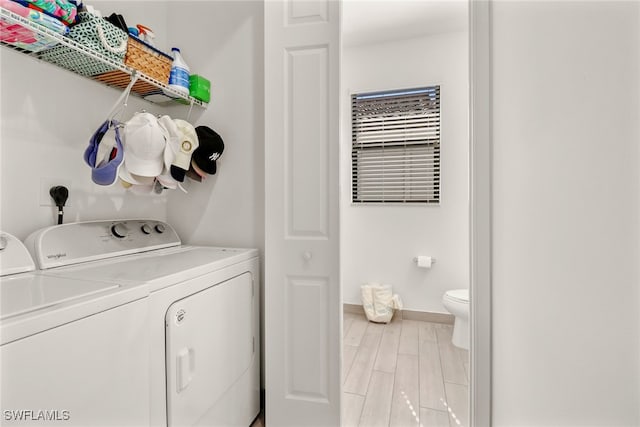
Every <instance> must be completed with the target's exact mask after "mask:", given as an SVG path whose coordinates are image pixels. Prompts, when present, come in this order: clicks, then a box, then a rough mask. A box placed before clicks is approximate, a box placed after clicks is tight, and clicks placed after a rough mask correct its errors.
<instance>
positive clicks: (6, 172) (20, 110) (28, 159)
mask: <svg viewBox="0 0 640 427" xmlns="http://www.w3.org/2000/svg"><path fill="white" fill-rule="evenodd" d="M92 3H93V4H95V5H96V6H97V7H98V8H99V9H101V10H102V11H103V12H105V13H107V14H110V13H111V12H113V11H114V9H113V8H114V7H115V6H117V9H118V10H119V11H121V13H124V14H125V15H126V16H129V17H132V20H138V19H141V16H144V20H145V22H147V23H148V25H149V26H150V27H153V28H158V32H159V33H163V32H164V26H165V25H166V20H167V17H166V3H163V2H161V3H158V4H157V5H155V7H153V8H144V9H143V7H142V6H141V3H145V2H92ZM129 12H131V13H129ZM1 50H2V52H1V53H0V73H1V77H0V98H1V108H0V164H1V169H0V230H2V231H5V232H9V233H11V234H14V235H16V236H17V237H18V238H20V239H24V238H25V237H26V236H27V235H28V234H30V233H31V232H32V231H35V230H36V229H39V228H42V227H46V226H50V225H53V224H55V221H56V211H55V208H54V207H52V206H43V204H50V203H51V202H50V198H49V197H48V191H47V190H48V187H49V185H50V184H55V185H58V184H62V185H66V186H67V187H68V188H69V191H70V197H69V201H68V203H67V207H66V208H65V222H71V221H86V220H94V219H111V218H117V219H126V218H131V217H135V218H140V217H150V218H154V219H159V220H164V219H166V201H167V198H166V196H151V195H149V196H140V195H133V194H131V193H130V192H126V191H125V190H124V189H123V188H121V187H120V186H119V185H118V184H116V185H114V186H112V187H101V186H98V185H96V184H94V183H93V182H92V181H91V171H90V169H89V167H88V166H87V165H86V164H85V163H84V161H83V153H84V150H85V148H86V147H87V145H88V143H89V139H90V137H91V136H92V135H93V133H94V132H95V131H96V129H97V128H98V127H99V126H100V125H101V124H102V123H103V122H104V121H105V120H106V118H107V114H108V113H109V111H110V110H111V108H112V106H113V105H114V103H115V101H116V100H117V99H118V97H119V96H120V94H121V92H122V91H120V90H118V89H113V88H109V87H106V86H104V85H102V84H101V83H98V82H95V81H92V80H89V79H86V78H83V77H80V76H78V75H76V74H74V73H71V72H69V71H66V70H63V69H61V68H58V67H56V66H53V65H51V64H48V63H45V62H39V61H37V60H35V59H33V58H29V57H27V56H25V55H23V54H20V53H18V52H15V51H11V50H10V49H8V48H5V47H2V48H1ZM142 108H145V109H147V111H150V112H154V113H160V112H161V111H162V107H158V106H154V105H153V104H149V103H148V102H145V101H142V100H138V99H134V98H133V97H132V98H130V101H129V107H128V108H127V110H126V114H129V115H130V114H132V112H133V111H136V110H139V109H142ZM41 187H44V188H43V189H41ZM42 190H43V191H42ZM41 202H42V204H41Z"/></svg>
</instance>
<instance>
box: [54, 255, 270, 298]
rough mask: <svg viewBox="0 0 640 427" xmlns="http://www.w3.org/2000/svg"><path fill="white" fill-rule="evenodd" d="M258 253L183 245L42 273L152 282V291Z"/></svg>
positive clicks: (131, 281) (127, 282)
mask: <svg viewBox="0 0 640 427" xmlns="http://www.w3.org/2000/svg"><path fill="white" fill-rule="evenodd" d="M257 256H258V251H257V250H256V249H242V248H218V247H210V246H179V247H173V248H167V249H159V250H155V251H149V252H145V253H141V254H135V255H126V256H120V257H115V258H110V259H108V260H101V261H93V262H87V263H82V264H77V265H73V266H67V267H60V268H52V269H49V270H46V271H44V272H43V273H42V274H46V275H48V276H52V277H53V276H55V277H69V278H73V279H84V280H100V281H104V282H115V283H122V284H136V283H138V284H140V283H142V284H148V285H150V286H151V289H150V291H151V292H153V291H155V290H158V289H161V288H163V287H166V286H170V285H173V284H176V283H180V282H183V281H185V280H189V279H192V278H194V277H198V276H202V275H204V274H207V273H211V272H213V271H217V270H220V269H223V268H225V267H227V266H230V265H232V264H235V263H238V262H242V261H245V260H248V259H250V258H253V257H257Z"/></svg>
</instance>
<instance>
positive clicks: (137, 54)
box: [124, 35, 173, 84]
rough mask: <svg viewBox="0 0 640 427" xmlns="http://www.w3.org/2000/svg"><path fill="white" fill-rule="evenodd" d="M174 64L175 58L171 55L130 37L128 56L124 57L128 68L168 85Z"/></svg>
mask: <svg viewBox="0 0 640 427" xmlns="http://www.w3.org/2000/svg"><path fill="white" fill-rule="evenodd" d="M172 62H173V58H171V57H170V56H169V55H167V54H165V53H163V52H160V51H159V50H158V49H156V48H154V47H152V46H149V45H148V44H146V43H145V42H143V41H142V40H140V39H138V38H137V37H134V36H132V35H129V43H128V44H127V54H126V55H125V57H124V64H125V65H126V66H127V67H131V68H135V69H136V70H138V71H141V72H142V73H144V74H146V75H147V76H149V77H151V78H154V79H156V80H158V81H159V82H160V83H165V84H166V83H168V82H169V73H170V72H171V63H172Z"/></svg>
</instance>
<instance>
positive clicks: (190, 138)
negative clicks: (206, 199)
mask: <svg viewBox="0 0 640 427" xmlns="http://www.w3.org/2000/svg"><path fill="white" fill-rule="evenodd" d="M158 122H159V123H160V126H161V127H162V128H163V129H164V130H165V132H166V134H167V146H166V148H165V150H164V168H165V169H164V171H163V173H162V175H163V178H164V179H165V180H168V178H169V177H171V178H172V179H173V180H174V181H176V182H183V181H184V177H185V174H186V173H187V171H188V170H189V165H190V164H191V155H192V154H193V152H194V150H195V149H196V148H198V135H197V134H196V130H195V129H194V127H193V125H192V124H191V123H189V122H187V121H184V120H180V119H171V117H169V116H162V117H160V119H159V120H158ZM169 188H171V187H169ZM173 188H175V187H173Z"/></svg>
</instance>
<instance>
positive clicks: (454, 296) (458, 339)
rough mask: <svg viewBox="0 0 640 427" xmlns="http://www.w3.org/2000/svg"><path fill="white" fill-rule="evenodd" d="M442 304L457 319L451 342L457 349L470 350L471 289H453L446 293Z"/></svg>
mask: <svg viewBox="0 0 640 427" xmlns="http://www.w3.org/2000/svg"><path fill="white" fill-rule="evenodd" d="M442 304H443V305H444V307H445V308H446V309H447V311H448V312H449V313H451V314H453V315H454V316H455V317H456V319H455V323H454V325H453V337H452V338H451V342H452V343H453V345H455V346H456V347H460V348H464V349H467V350H468V349H469V289H453V290H450V291H447V292H445V294H444V296H443V297H442Z"/></svg>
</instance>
